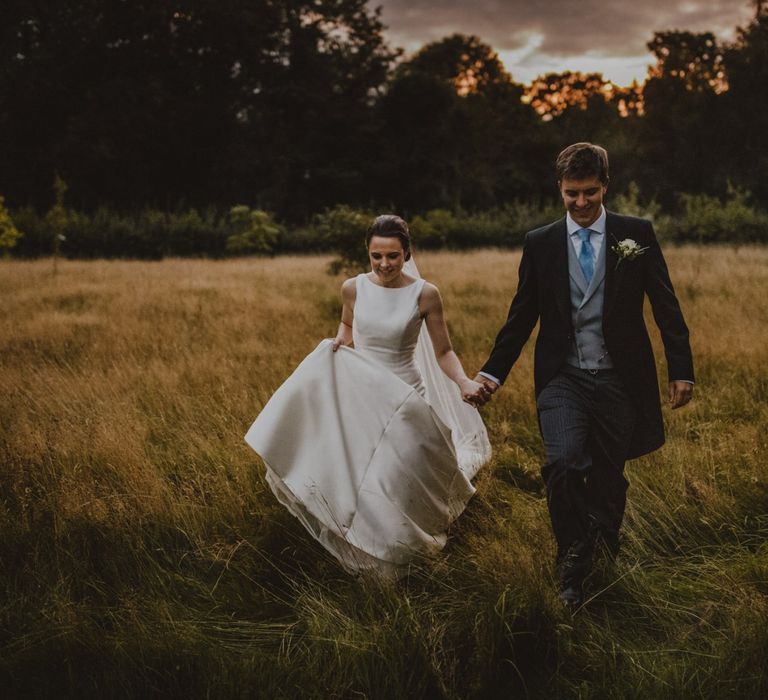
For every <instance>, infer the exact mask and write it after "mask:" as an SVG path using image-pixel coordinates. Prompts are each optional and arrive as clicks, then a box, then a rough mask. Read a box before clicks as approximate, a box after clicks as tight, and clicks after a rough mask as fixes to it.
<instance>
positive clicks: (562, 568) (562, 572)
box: [556, 540, 592, 607]
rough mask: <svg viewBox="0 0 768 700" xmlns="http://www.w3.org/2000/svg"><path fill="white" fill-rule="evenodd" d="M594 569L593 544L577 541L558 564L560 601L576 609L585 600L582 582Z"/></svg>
mask: <svg viewBox="0 0 768 700" xmlns="http://www.w3.org/2000/svg"><path fill="white" fill-rule="evenodd" d="M591 568H592V543H591V542H589V541H582V540H577V541H576V542H573V543H572V544H571V545H570V546H569V547H568V549H567V550H566V552H565V554H564V555H563V556H562V557H560V560H559V561H558V562H557V567H556V571H557V575H558V578H559V579H560V594H559V597H560V600H562V601H563V603H565V604H566V605H568V606H570V607H574V606H577V605H581V603H582V601H583V600H584V593H583V591H582V582H583V581H584V579H585V578H586V577H587V574H589V572H590V570H591Z"/></svg>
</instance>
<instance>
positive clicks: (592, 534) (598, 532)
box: [587, 516, 619, 561]
mask: <svg viewBox="0 0 768 700" xmlns="http://www.w3.org/2000/svg"><path fill="white" fill-rule="evenodd" d="M587 538H588V539H589V542H590V544H591V546H592V549H593V551H595V552H598V553H600V554H602V555H603V556H604V557H605V558H606V559H608V560H609V561H615V560H616V557H618V556H619V532H618V530H614V529H613V528H610V527H608V526H606V525H603V524H602V523H600V522H598V520H597V519H596V518H594V517H593V516H590V518H589V529H588V531H587Z"/></svg>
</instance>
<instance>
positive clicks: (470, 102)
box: [381, 34, 540, 211]
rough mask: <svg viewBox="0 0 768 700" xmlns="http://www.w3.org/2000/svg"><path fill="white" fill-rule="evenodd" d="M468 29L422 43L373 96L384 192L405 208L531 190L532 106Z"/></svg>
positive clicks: (473, 204) (492, 201)
mask: <svg viewBox="0 0 768 700" xmlns="http://www.w3.org/2000/svg"><path fill="white" fill-rule="evenodd" d="M521 97H522V87H521V86H520V85H517V84H516V83H514V82H513V81H512V78H511V77H510V75H509V74H508V73H507V72H506V71H505V70H504V67H503V65H502V63H501V61H500V60H499V58H498V56H497V54H496V53H495V52H494V51H493V49H491V47H490V46H488V45H487V44H484V43H483V42H481V41H480V40H479V39H478V38H477V37H474V36H462V35H458V34H456V35H453V36H450V37H448V38H446V39H444V40H442V41H438V42H435V43H432V44H428V45H427V46H425V47H424V48H422V49H421V50H420V51H419V52H418V53H417V54H416V55H415V56H414V57H413V58H412V59H410V60H409V61H407V62H405V63H403V64H401V65H400V66H399V67H398V69H397V71H396V75H395V78H394V79H393V81H392V83H391V86H390V89H389V91H388V93H387V95H386V96H385V97H384V98H383V100H382V102H381V115H382V121H383V124H384V136H385V138H384V142H385V144H386V151H387V154H388V164H389V174H388V191H390V192H392V198H393V200H394V201H395V202H396V203H398V204H399V205H400V206H401V207H403V208H404V210H407V211H424V210H426V209H430V208H436V207H444V208H450V209H459V208H469V209H474V208H485V207H491V206H497V205H500V204H503V203H504V202H506V201H509V200H511V199H513V198H516V197H522V196H527V195H530V194H531V193H532V192H536V193H538V191H539V189H540V182H539V179H538V176H539V173H538V170H537V167H538V166H537V165H535V163H537V162H539V161H538V160H537V156H538V155H539V153H538V147H539V146H540V141H539V129H538V126H539V125H538V123H537V122H538V120H537V118H536V115H535V113H534V112H533V111H532V110H531V109H530V108H528V107H526V106H525V105H524V104H522V102H521Z"/></svg>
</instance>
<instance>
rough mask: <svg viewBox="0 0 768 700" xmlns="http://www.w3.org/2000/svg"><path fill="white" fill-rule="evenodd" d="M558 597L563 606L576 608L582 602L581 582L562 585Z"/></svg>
mask: <svg viewBox="0 0 768 700" xmlns="http://www.w3.org/2000/svg"><path fill="white" fill-rule="evenodd" d="M558 597H559V598H560V600H561V602H562V603H563V604H564V605H565V606H567V607H569V608H577V607H578V606H579V605H581V604H582V603H583V602H584V591H583V590H582V589H581V584H579V585H576V584H572V585H570V586H563V587H562V588H561V589H560V593H559V594H558Z"/></svg>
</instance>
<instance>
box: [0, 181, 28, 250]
mask: <svg viewBox="0 0 768 700" xmlns="http://www.w3.org/2000/svg"><path fill="white" fill-rule="evenodd" d="M22 235H23V234H22V233H21V231H19V229H17V228H16V225H15V224H14V223H13V219H12V218H11V214H10V212H9V211H8V210H7V209H6V208H5V197H3V196H2V195H0V251H5V252H6V254H7V252H8V251H9V250H10V249H11V248H13V247H15V246H16V242H17V241H18V240H19V238H21V236H22Z"/></svg>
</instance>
